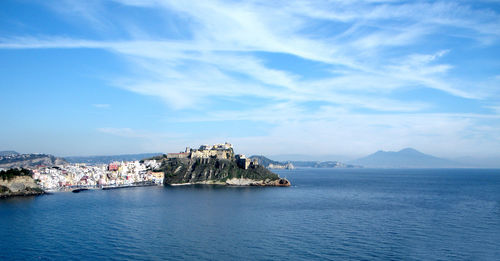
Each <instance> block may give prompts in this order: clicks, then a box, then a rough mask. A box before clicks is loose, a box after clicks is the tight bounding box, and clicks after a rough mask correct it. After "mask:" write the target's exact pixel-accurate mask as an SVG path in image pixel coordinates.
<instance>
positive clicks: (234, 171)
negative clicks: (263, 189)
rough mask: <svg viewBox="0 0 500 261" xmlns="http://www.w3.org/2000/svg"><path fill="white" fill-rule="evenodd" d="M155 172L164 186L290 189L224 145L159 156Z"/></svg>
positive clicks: (286, 181) (286, 182)
mask: <svg viewBox="0 0 500 261" xmlns="http://www.w3.org/2000/svg"><path fill="white" fill-rule="evenodd" d="M157 171H161V172H163V173H164V177H165V178H164V182H163V183H164V184H165V185H189V184H191V185H192V184H217V185H230V186H280V187H288V186H290V182H289V181H288V180H287V179H285V178H280V177H279V176H278V175H277V174H275V173H272V172H271V171H269V170H268V169H266V168H265V167H264V166H262V165H259V163H258V160H257V159H255V160H252V159H250V158H247V157H245V155H243V154H234V150H233V146H232V145H231V144H230V143H227V142H226V143H224V144H215V145H211V146H209V145H201V146H200V147H199V148H198V149H191V148H189V147H187V148H186V150H185V151H183V152H179V153H168V154H166V155H163V156H162V158H161V162H160V167H159V168H158V170H157Z"/></svg>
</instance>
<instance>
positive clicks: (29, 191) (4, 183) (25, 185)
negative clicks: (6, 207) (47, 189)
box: [0, 176, 44, 198]
mask: <svg viewBox="0 0 500 261" xmlns="http://www.w3.org/2000/svg"><path fill="white" fill-rule="evenodd" d="M41 194H44V191H43V190H42V189H41V188H40V186H38V185H37V184H36V182H35V180H34V179H33V178H32V177H30V176H16V177H13V178H12V179H10V180H9V179H2V178H0V198H6V197H13V196H35V195H41Z"/></svg>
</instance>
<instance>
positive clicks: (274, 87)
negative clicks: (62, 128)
mask: <svg viewBox="0 0 500 261" xmlns="http://www.w3.org/2000/svg"><path fill="white" fill-rule="evenodd" d="M110 4H113V5H119V6H121V7H127V8H141V10H150V11H151V10H155V11H158V12H163V14H164V15H163V17H164V19H165V20H164V21H155V22H158V23H164V24H167V19H172V18H171V17H172V14H175V15H176V19H178V20H179V21H180V23H179V25H173V26H172V25H169V28H170V29H172V31H175V29H176V30H178V31H183V32H185V33H184V34H183V35H182V37H179V34H177V33H172V34H171V35H168V36H158V35H156V34H155V33H154V31H153V30H151V29H149V28H147V27H140V26H137V25H135V24H134V22H137V21H133V20H132V21H130V20H129V19H130V18H129V17H121V18H117V19H116V20H114V22H113V23H110V22H107V15H111V13H112V12H113V11H112V10H110V8H109V6H108V5H110ZM67 6H70V7H71V8H65V7H67ZM55 11H56V12H57V13H58V14H62V15H66V16H67V15H69V14H74V13H75V12H76V13H77V14H79V17H80V19H83V20H85V21H87V22H88V23H89V24H90V25H91V26H93V28H94V29H95V30H96V31H98V32H99V35H100V36H101V37H96V39H84V38H80V37H71V36H68V35H66V36H60V35H56V36H50V35H47V36H43V37H40V36H36V37H34V36H22V35H21V36H4V37H3V38H1V39H0V48H3V49H9V48H10V49H28V48H36V49H39V48H92V49H104V50H107V51H109V52H112V53H114V54H116V55H117V56H118V57H120V58H122V59H123V60H124V61H126V62H127V63H128V64H129V65H130V68H132V69H131V71H130V72H128V73H127V74H126V76H123V77H115V78H112V79H110V82H111V84H112V85H114V86H117V87H119V88H123V89H125V90H128V91H131V92H134V93H138V94H141V95H147V96H154V97H158V98H160V99H161V100H163V101H164V102H165V103H166V104H167V105H168V106H169V107H170V108H172V109H175V110H179V111H182V110H196V111H198V112H199V114H198V115H197V116H195V117H190V118H186V119H183V121H221V120H238V119H246V120H251V121H264V122H271V123H272V124H275V128H274V129H273V131H271V132H272V133H270V136H269V137H268V138H266V141H268V142H271V141H270V140H271V139H275V140H276V141H275V142H278V141H280V140H282V139H284V138H281V137H287V139H288V140H295V139H297V138H299V137H304V136H307V132H306V131H305V129H311V128H312V129H315V137H314V139H316V140H318V139H331V137H330V136H329V135H331V133H332V132H334V131H335V133H336V134H335V137H338V138H335V139H333V140H330V142H329V144H334V143H335V144H337V143H338V144H341V143H342V140H343V139H345V140H352V139H353V137H354V136H356V135H359V136H360V137H364V138H360V142H359V144H358V145H359V146H363V145H362V142H368V141H369V140H371V142H373V143H374V144H377V145H378V146H380V145H381V144H383V142H387V140H388V139H387V138H377V137H375V136H373V135H366V134H364V132H373V133H384V134H385V136H386V137H389V136H397V135H399V136H402V137H404V138H401V139H400V140H397V141H394V144H404V143H405V140H404V139H408V140H410V139H411V138H410V137H418V138H415V139H421V141H420V144H427V143H431V142H427V141H425V139H426V138H429V137H434V136H439V137H443V136H444V135H443V132H445V133H446V135H448V136H447V137H449V139H445V140H446V141H449V142H452V140H454V142H455V143H457V141H463V140H465V138H464V137H471V136H474V135H472V134H471V133H470V131H471V130H472V129H473V128H474V126H476V125H475V124H479V123H477V121H478V120H477V118H479V117H473V116H471V114H469V115H468V116H466V115H464V114H462V116H460V117H458V118H460V120H457V117H456V116H454V115H452V114H450V113H443V112H441V111H436V108H438V107H439V106H440V104H439V103H436V102H435V101H432V100H430V99H425V98H422V97H416V96H412V95H406V96H404V98H401V95H400V94H401V93H405V92H407V91H409V90H420V91H421V90H433V91H436V92H439V93H440V95H443V96H447V97H452V98H453V99H463V100H474V101H478V102H479V101H481V100H495V101H497V100H498V98H499V96H500V94H498V91H497V90H498V89H496V88H495V87H492V86H494V85H492V84H486V85H485V84H483V83H479V82H477V81H475V79H473V78H470V79H469V78H468V77H464V76H463V75H456V74H454V70H455V69H456V67H457V65H456V64H455V63H454V62H453V59H448V56H450V55H453V54H454V51H455V50H454V49H453V46H451V47H450V46H448V44H447V43H444V44H441V45H436V46H435V47H434V45H433V44H434V43H435V41H436V40H435V38H446V39H448V40H450V39H451V40H453V41H468V42H472V43H474V44H477V45H495V44H497V43H498V40H499V38H500V15H499V14H498V13H497V12H496V11H495V10H491V9H488V8H475V7H473V6H471V4H468V3H467V2H463V1H458V2H449V1H433V2H431V1H425V2H415V3H413V2H400V1H347V0H345V1H343V0H337V1H313V2H306V1H273V2H269V1H251V2H239V1H215V0H214V1H167V0H165V1H163V0H147V1H136V0H114V1H112V2H111V3H110V2H107V3H102V2H92V4H85V3H81V2H79V1H69V2H68V1H63V2H61V5H60V7H58V8H55ZM118 27H120V28H119V30H120V32H124V34H123V35H121V37H117V38H113V39H110V38H106V37H102V35H103V34H102V33H105V32H107V31H109V32H113V30H118V29H117V28H118ZM275 54H279V55H282V56H284V57H288V58H290V57H291V58H290V59H291V60H292V61H299V60H300V61H307V62H308V63H310V64H315V65H318V66H321V68H322V70H321V71H320V72H318V73H319V74H320V76H316V77H311V76H310V75H308V73H304V72H301V71H299V70H293V69H290V68H287V69H285V68H283V66H276V65H273V64H272V59H271V58H269V55H275ZM281 65H282V64H281ZM285 67H286V66H285ZM249 99H255V100H259V101H262V103H259V104H256V105H253V106H252V105H248V103H247V101H248V100H249ZM221 100H222V101H230V102H231V103H233V105H234V106H233V107H231V108H227V107H224V108H222V109H220V108H219V106H218V105H219V104H218V103H220V102H221ZM490 103H491V102H490ZM242 104H245V105H246V106H241V107H239V105H242ZM93 106H94V107H98V108H106V107H109V105H106V104H94V105H93ZM492 108H496V107H494V106H493V107H492ZM429 112H431V113H432V114H429ZM438 114H439V116H437V115H438ZM332 115H335V116H332ZM405 118H406V119H409V120H406V119H405ZM296 121H300V122H301V124H303V125H295V124H294V122H296ZM339 126H341V127H339ZM377 126H378V127H377ZM426 126H427V127H426ZM286 129H292V130H293V131H290V132H288V133H289V135H285V136H280V135H279V134H278V133H280V132H282V131H285V130H286ZM437 130H439V131H440V132H439V131H437ZM99 131H101V132H104V133H109V134H113V135H118V136H123V137H141V134H138V133H136V132H135V131H132V130H131V129H113V128H103V129H99ZM439 133H441V134H439ZM450 133H451V134H453V135H450ZM149 134H150V133H148V135H149ZM328 137H330V138H328ZM261 138H262V137H261ZM252 139H253V138H252ZM309 139H312V137H311V138H309ZM377 140H380V141H377ZM429 140H430V141H432V140H436V139H434V138H429ZM283 142H285V141H284V140H283ZM307 142H308V140H307V139H306V140H305V141H304V142H303V145H304V146H305V144H306V143H307ZM315 143H317V142H315ZM408 143H409V141H408ZM464 144H469V143H467V142H465V143H464Z"/></svg>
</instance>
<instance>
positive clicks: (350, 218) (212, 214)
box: [0, 169, 500, 260]
mask: <svg viewBox="0 0 500 261" xmlns="http://www.w3.org/2000/svg"><path fill="white" fill-rule="evenodd" d="M279 174H280V175H281V176H286V177H287V178H288V179H289V180H290V181H291V182H292V184H293V186H292V187H290V188H271V187H268V188H258V187H220V186H180V187H141V188H131V189H118V190H107V191H102V190H100V191H99V190H98V191H85V192H81V193H56V194H52V195H46V196H40V197H31V198H12V199H6V200H0V239H1V240H2V244H1V245H0V247H1V251H0V260H26V259H37V260H54V259H56V260H57V259H58V260H67V258H68V257H70V258H72V259H77V260H78V259H97V260H100V259H101V260H104V259H105V260H109V259H112V260H132V259H133V260H160V259H175V260H177V259H196V260H284V259H290V260H296V259H302V260H328V259H330V260H339V259H355V260H361V259H364V260H367V259H368V260H390V259H393V260H401V259H404V260H443V259H444V260H495V259H496V260H498V258H499V257H500V170H463V169H459V170H370V169H298V170H293V171H279Z"/></svg>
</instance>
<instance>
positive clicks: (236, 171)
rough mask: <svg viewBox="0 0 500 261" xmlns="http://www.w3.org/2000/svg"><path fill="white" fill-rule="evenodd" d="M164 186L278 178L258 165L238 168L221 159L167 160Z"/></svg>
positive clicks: (234, 164)
mask: <svg viewBox="0 0 500 261" xmlns="http://www.w3.org/2000/svg"><path fill="white" fill-rule="evenodd" d="M161 170H162V171H163V172H164V173H165V184H174V183H187V182H202V181H221V182H224V181H226V180H228V179H232V178H247V179H253V180H266V179H269V180H277V179H279V176H278V175H276V174H274V173H272V172H271V171H269V170H267V169H266V168H264V167H262V166H260V165H258V166H254V167H251V168H249V169H242V168H240V167H239V166H238V165H237V164H236V162H235V161H234V160H222V159H192V160H190V159H169V160H165V161H163V163H162V166H161Z"/></svg>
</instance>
